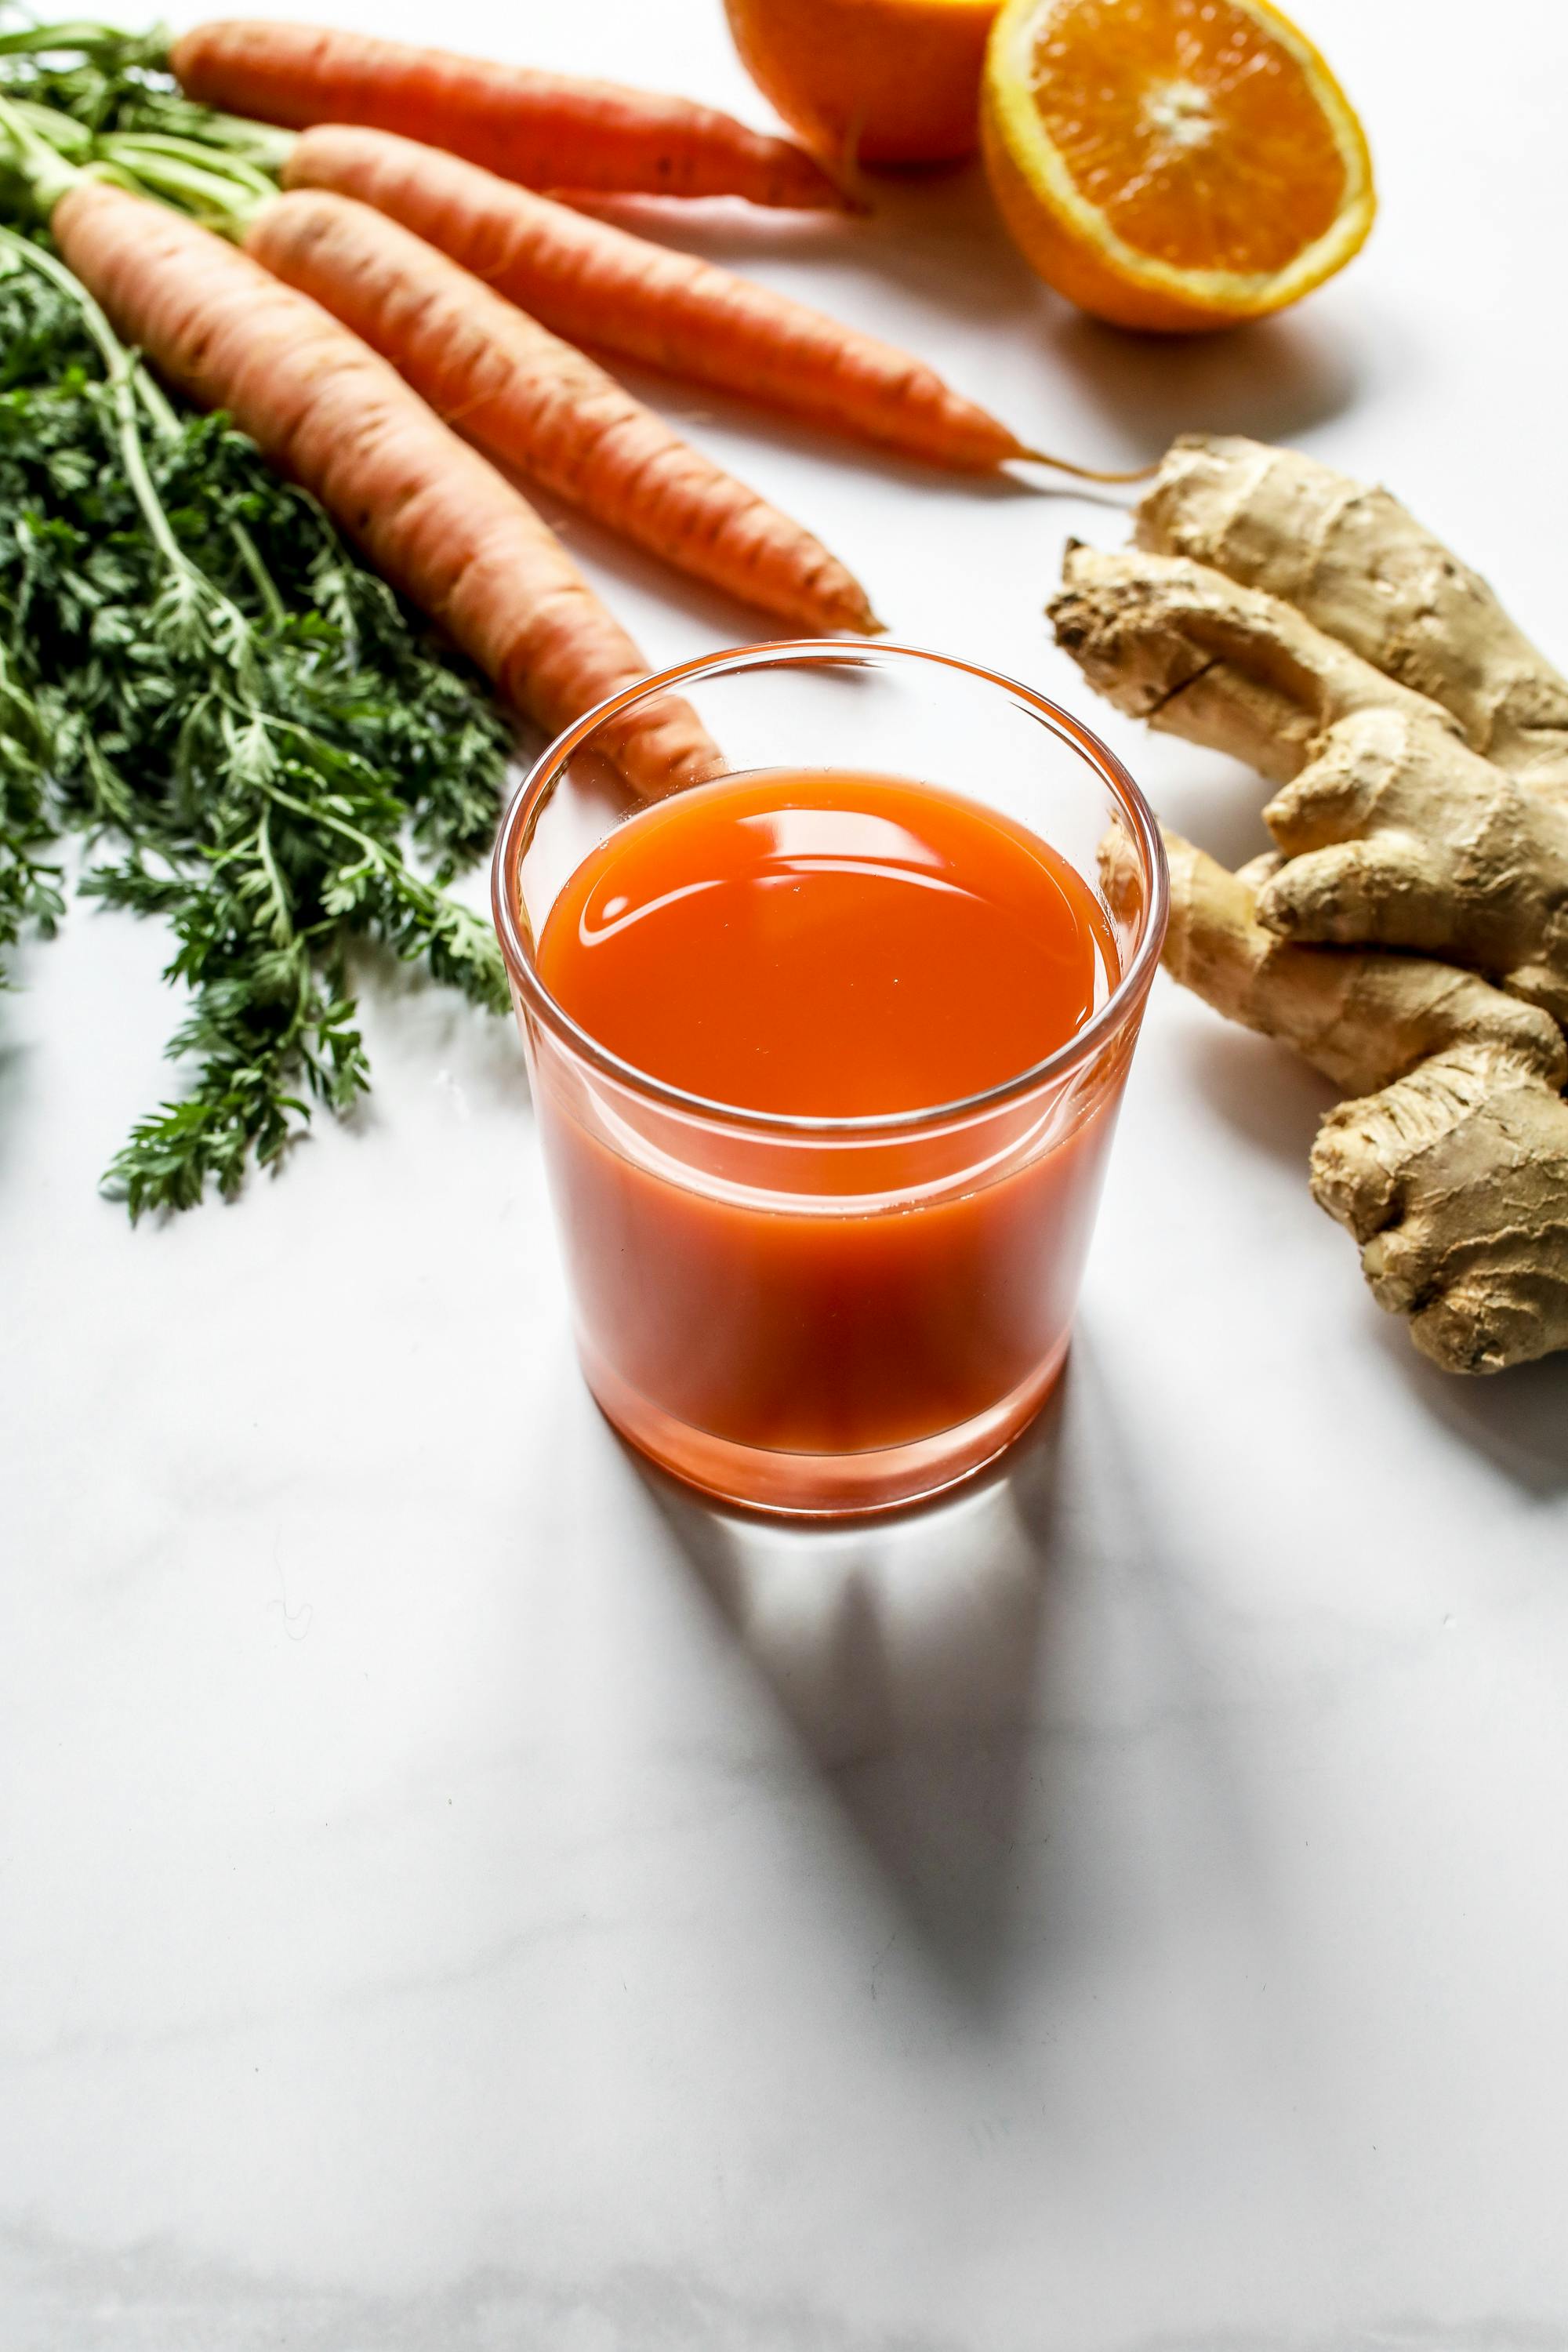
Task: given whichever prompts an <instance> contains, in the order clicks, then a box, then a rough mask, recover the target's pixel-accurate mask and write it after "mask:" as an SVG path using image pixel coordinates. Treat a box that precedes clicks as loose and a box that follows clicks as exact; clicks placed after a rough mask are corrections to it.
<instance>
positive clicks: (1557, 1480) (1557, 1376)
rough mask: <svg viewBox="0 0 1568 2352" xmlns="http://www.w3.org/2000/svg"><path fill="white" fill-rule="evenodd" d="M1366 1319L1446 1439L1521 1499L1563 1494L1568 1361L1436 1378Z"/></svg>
mask: <svg viewBox="0 0 1568 2352" xmlns="http://www.w3.org/2000/svg"><path fill="white" fill-rule="evenodd" d="M1373 1313H1374V1314H1376V1318H1377V1319H1376V1323H1375V1326H1374V1328H1375V1331H1376V1337H1377V1341H1378V1344H1379V1346H1380V1347H1382V1348H1383V1349H1384V1350H1385V1351H1386V1353H1387V1354H1388V1356H1389V1357H1390V1358H1391V1359H1392V1360H1393V1361H1394V1363H1395V1365H1396V1366H1397V1369H1398V1371H1399V1374H1400V1376H1401V1377H1402V1378H1403V1379H1404V1380H1405V1381H1406V1382H1407V1383H1408V1385H1409V1386H1410V1387H1411V1388H1412V1389H1413V1390H1414V1391H1415V1395H1416V1396H1417V1398H1418V1399H1419V1401H1420V1402H1421V1403H1422V1405H1423V1406H1424V1407H1425V1409H1426V1412H1429V1413H1430V1414H1431V1415H1432V1417H1433V1419H1434V1420H1435V1421H1439V1422H1441V1423H1442V1424H1443V1426H1444V1428H1445V1429H1446V1430H1447V1432H1448V1433H1449V1434H1450V1435H1451V1436H1454V1437H1457V1438H1458V1439H1459V1440H1460V1441H1461V1442H1462V1443H1463V1444H1466V1445H1468V1446H1469V1447H1470V1448H1471V1450H1472V1451H1473V1452H1475V1453H1477V1454H1484V1455H1485V1456H1486V1458H1487V1460H1488V1461H1489V1463H1490V1464H1491V1465H1492V1466H1493V1468H1494V1469H1496V1470H1499V1471H1500V1472H1501V1473H1502V1475H1503V1476H1504V1477H1505V1478H1507V1479H1508V1480H1509V1481H1510V1484H1511V1485H1513V1486H1518V1487H1520V1488H1521V1489H1522V1491H1523V1492H1524V1493H1525V1494H1527V1495H1531V1496H1536V1497H1537V1498H1538V1499H1540V1500H1541V1501H1543V1502H1544V1501H1547V1500H1550V1499H1552V1498H1553V1497H1555V1496H1560V1495H1568V1356H1561V1355H1560V1356H1549V1357H1546V1358H1545V1359H1544V1360H1542V1362H1540V1363H1536V1364H1516V1365H1515V1366H1514V1367H1513V1369H1512V1370H1510V1371H1506V1372H1496V1373H1493V1374H1491V1375H1489V1377H1486V1378H1482V1379H1471V1378H1467V1377H1465V1376H1464V1375H1463V1374H1460V1373H1458V1372H1442V1371H1439V1370H1438V1369H1437V1367H1436V1364H1429V1363H1428V1362H1427V1361H1426V1358H1425V1357H1424V1356H1418V1355H1417V1354H1416V1352H1415V1349H1414V1348H1413V1347H1412V1346H1411V1344H1410V1339H1409V1337H1408V1335H1407V1333H1406V1331H1405V1326H1404V1324H1403V1323H1402V1322H1401V1321H1400V1320H1398V1318H1395V1317H1394V1316H1392V1315H1384V1314H1382V1313H1380V1312H1378V1311H1377V1310H1376V1309H1375V1308H1374V1309H1373ZM1563 1567H1564V1569H1565V1570H1568V1560H1564V1561H1563Z"/></svg>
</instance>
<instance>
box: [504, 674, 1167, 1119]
mask: <svg viewBox="0 0 1568 2352" xmlns="http://www.w3.org/2000/svg"><path fill="white" fill-rule="evenodd" d="M889 655H891V656H893V657H894V660H895V662H906V661H907V662H910V663H930V664H932V665H933V666H935V667H937V668H939V669H947V670H955V671H957V672H958V673H959V674H960V675H961V676H963V677H973V678H977V679H978V680H980V682H981V683H982V684H983V685H985V686H990V687H998V688H1002V689H1003V690H1004V691H1005V693H1007V694H1009V695H1012V696H1014V697H1016V698H1018V699H1019V700H1021V701H1022V702H1023V703H1025V704H1026V706H1027V708H1028V709H1029V710H1030V711H1031V712H1032V713H1033V714H1034V716H1035V717H1036V718H1037V719H1040V720H1041V721H1042V722H1043V724H1044V725H1045V726H1046V727H1047V729H1048V730H1049V731H1050V732H1051V733H1052V734H1054V735H1055V736H1056V737H1057V738H1058V740H1059V741H1061V742H1064V743H1066V744H1067V745H1068V748H1069V749H1070V750H1071V751H1076V752H1077V753H1078V754H1079V757H1080V758H1082V759H1083V760H1085V761H1088V763H1089V766H1090V767H1092V768H1094V769H1096V770H1097V771H1098V772H1099V774H1100V777H1101V779H1102V780H1103V782H1105V783H1106V784H1108V785H1109V786H1110V792H1111V794H1112V796H1113V798H1114V799H1115V800H1116V801H1117V802H1118V803H1119V804H1120V806H1121V810H1122V812H1123V814H1125V815H1126V816H1127V817H1128V819H1129V820H1130V821H1131V829H1132V837H1133V840H1134V842H1135V843H1136V844H1137V846H1138V849H1139V851H1140V854H1141V856H1142V863H1143V867H1144V871H1145V873H1146V875H1147V877H1148V881H1149V893H1150V896H1149V906H1148V908H1147V912H1146V919H1145V922H1144V928H1143V936H1142V939H1141V940H1139V942H1138V946H1137V948H1136V950H1134V953H1133V955H1132V959H1131V962H1130V963H1129V964H1128V966H1127V969H1126V971H1123V972H1122V973H1121V977H1120V978H1119V979H1118V981H1117V982H1116V984H1115V986H1114V987H1113V988H1112V989H1111V990H1110V993H1109V995H1108V996H1107V997H1106V1000H1105V1003H1103V1004H1102V1005H1100V1006H1099V1007H1098V1009H1097V1010H1096V1011H1095V1012H1094V1013H1091V1014H1090V1015H1089V1019H1088V1020H1087V1021H1086V1022H1085V1023H1084V1024H1083V1026H1082V1027H1081V1028H1080V1029H1075V1030H1074V1032H1073V1034H1072V1035H1071V1036H1070V1037H1068V1038H1066V1039H1064V1041H1063V1042H1062V1044H1061V1045H1058V1046H1057V1047H1056V1048H1055V1049H1054V1050H1053V1051H1052V1052H1051V1053H1049V1054H1047V1055H1044V1056H1043V1058H1042V1059H1041V1060H1039V1061H1037V1062H1033V1063H1031V1064H1030V1066H1028V1068H1027V1069H1026V1070H1021V1071H1019V1072H1018V1073H1017V1074H1016V1076H1013V1077H1010V1078H1004V1079H1002V1080H1001V1081H999V1083H998V1084H996V1085H995V1086H992V1087H984V1088H983V1089H982V1090H981V1091H980V1092H979V1093H978V1094H972V1095H962V1096H959V1097H956V1098H955V1099H954V1100H952V1101H951V1102H945V1103H933V1104H930V1105H926V1104H922V1105H921V1106H920V1107H919V1108H917V1109H914V1110H907V1111H879V1112H872V1113H869V1114H866V1115H857V1116H856V1117H853V1118H821V1117H810V1116H807V1115H806V1114H805V1113H797V1112H794V1111H770V1110H756V1109H750V1108H747V1107H746V1106H745V1105H744V1104H742V1103H726V1102H720V1101H718V1100H716V1099H714V1098H713V1097H709V1096H706V1095H698V1094H692V1093H690V1092H689V1091H688V1089H687V1088H685V1087H678V1086H674V1085H672V1084H671V1083H670V1082H669V1081H668V1079H664V1078H659V1077H656V1076H654V1074H653V1073H652V1072H651V1071H649V1070H644V1069H641V1068H639V1067H638V1066H637V1064H636V1063H635V1062H627V1061H623V1059H622V1058H621V1056H620V1055H618V1054H615V1053H612V1052H611V1051H610V1049H609V1047H608V1046H607V1045H601V1044H600V1043H599V1041H598V1039H597V1038H596V1037H594V1036H592V1035H591V1034H589V1032H588V1031H587V1030H586V1029H584V1028H583V1027H581V1026H580V1025H579V1024H578V1023H577V1022H575V1021H574V1019H573V1018H572V1015H571V1014H570V1013H568V1012H567V1010H566V1008H565V1006H564V1005H563V1004H561V1003H558V1002H557V1000H556V998H555V997H553V996H552V994H551V992H550V991H549V989H548V988H546V986H545V985H544V982H543V981H542V979H541V978H540V976H539V968H538V965H537V963H536V962H535V961H534V958H533V956H532V955H531V952H530V950H529V949H528V947H527V945H526V944H525V941H524V939H523V932H522V925H521V920H520V913H519V907H518V905H517V903H516V901H517V900H518V899H519V898H521V887H522V884H521V872H522V860H523V857H524V856H525V855H526V854H527V849H528V845H529V843H530V841H531V837H532V833H533V828H534V824H535V823H536V821H537V819H538V817H539V815H540V813H541V811H542V809H543V807H544V804H545V803H546V801H547V800H548V798H549V795H550V793H552V791H553V789H554V787H555V785H556V784H557V783H558V782H559V781H560V778H561V776H562V774H563V772H564V770H565V768H566V765H567V763H568V761H571V760H572V759H573V758H574V756H575V754H576V753H577V752H579V751H581V750H582V749H583V747H584V744H585V743H586V742H587V741H588V740H589V739H590V738H591V737H592V736H594V735H595V734H596V733H597V732H598V731H599V730H600V729H601V728H602V727H603V726H604V725H605V722H606V720H608V719H614V718H616V717H618V716H619V714H620V713H621V712H622V711H624V710H626V709H630V708H631V706H632V705H633V704H634V703H637V702H640V701H642V700H644V699H645V698H650V697H652V696H654V695H657V694H668V693H669V692H670V691H671V690H672V689H677V688H681V687H687V686H691V685H693V684H696V683H699V682H700V681H701V680H702V679H705V678H714V677H728V676H733V675H735V674H738V673H740V672H742V671H745V670H748V669H776V668H786V667H790V666H792V665H794V664H796V663H798V664H800V665H801V666H803V667H805V666H806V665H809V664H811V663H814V662H815V663H834V662H847V663H855V662H863V661H869V662H877V661H879V660H882V659H884V658H886V657H887V656H889ZM745 772H746V773H753V772H754V771H750V770H748V771H745ZM711 781H712V782H715V783H720V782H724V781H725V780H724V779H723V778H722V777H714V778H713V779H712V780H711ZM693 789H695V788H693ZM646 805H647V807H649V808H657V807H658V806H660V805H661V803H659V802H658V801H649V802H647V803H646ZM633 814H636V812H635V811H634V812H633ZM1030 830H1031V831H1032V830H1033V828H1032V827H1031V828H1030ZM1042 837H1043V836H1042ZM490 908H491V913H492V916H493V918H494V921H495V927H496V933H497V936H498V938H499V939H500V949H501V956H502V960H503V961H504V962H505V964H506V967H507V971H508V975H509V977H510V980H511V981H512V983H513V985H514V986H515V987H516V988H518V989H519V990H520V991H521V994H522V996H523V998H524V999H525V1001H526V1003H527V1004H528V1006H529V1008H530V1010H531V1012H533V1013H536V1014H537V1015H538V1017H539V1019H540V1020H541V1021H542V1022H543V1024H544V1025H545V1026H546V1028H548V1029H550V1030H551V1031H552V1032H553V1034H554V1035H555V1036H556V1038H557V1039H558V1040H559V1041H560V1042H561V1043H562V1044H563V1045H566V1046H567V1047H569V1048H570V1050H571V1051H572V1053H574V1055H576V1056H577V1057H578V1059H579V1060H581V1061H584V1062H586V1063H587V1064H588V1065H589V1066H590V1067H591V1068H593V1069H595V1070H596V1071H597V1072H598V1073H599V1074H600V1076H604V1077H608V1078H612V1079H614V1080H615V1081H616V1084H617V1085H619V1086H622V1087H626V1089H627V1090H628V1091H629V1092H631V1093H633V1094H635V1095H639V1096H641V1097H644V1099H645V1100H651V1101H653V1102H656V1103H658V1104H659V1105H660V1106H661V1107H662V1108H665V1109H668V1110H674V1111H678V1112H680V1113H682V1114H684V1115H685V1116H686V1117H688V1118H698V1119H700V1120H702V1121H703V1122H704V1124H706V1125H709V1126H715V1125H717V1126H722V1127H728V1128H741V1129H746V1130H748V1131H751V1132H754V1133H762V1134H766V1135H775V1136H804V1137H809V1138H811V1139H814V1140H816V1141H827V1142H832V1141H834V1140H837V1139H842V1140H845V1141H850V1140H854V1141H866V1140H870V1139H876V1138H879V1137H884V1136H885V1137H901V1136H907V1135H910V1134H918V1133H920V1132H921V1131H922V1130H924V1129H935V1128H940V1127H943V1126H946V1125H948V1124H950V1123H951V1122H953V1121H956V1120H962V1119H965V1118H973V1117H974V1116H976V1115H977V1114H980V1113H984V1112H986V1111H991V1110H996V1109H1000V1108H1003V1107H1004V1106H1005V1104H1007V1103H1009V1102H1012V1101H1016V1099H1017V1098H1018V1097H1021V1096H1025V1095H1028V1094H1031V1093H1033V1092H1034V1091H1035V1089H1036V1088H1037V1087H1041V1086H1043V1085H1046V1084H1047V1083H1048V1082H1049V1081H1050V1080H1052V1079H1053V1078H1057V1077H1059V1076H1063V1075H1064V1074H1065V1073H1067V1072H1068V1071H1070V1070H1072V1069H1073V1068H1075V1067H1076V1066H1078V1065H1079V1063H1081V1062H1084V1061H1087V1060H1089V1059H1090V1058H1091V1057H1092V1056H1093V1055H1095V1054H1096V1053H1098V1052H1099V1051H1100V1050H1101V1048H1103V1047H1104V1046H1105V1045H1107V1044H1108V1043H1109V1041H1110V1039H1111V1038H1112V1037H1113V1036H1114V1035H1115V1034H1116V1032H1117V1031H1118V1030H1119V1029H1120V1028H1121V1026H1122V1024H1124V1023H1125V1021H1126V1019H1127V1017H1128V1014H1129V1013H1130V1012H1131V1010H1132V1009H1133V1008H1134V1007H1135V1006H1136V1005H1137V1004H1138V1003H1140V1002H1141V1001H1142V997H1143V996H1144V995H1145V994H1146V993H1147V992H1148V988H1149V984H1150V982H1151V981H1152V978H1153V971H1154V966H1155V965H1156V964H1157V963H1158V961H1159V960H1160V950H1161V948H1162V946H1163V943H1164V936H1165V925H1166V920H1167V918H1168V916H1169V912H1170V868H1169V866H1168V863H1167V860H1166V856H1165V845H1164V842H1163V839H1162V837H1161V833H1160V826H1159V822H1158V820H1157V818H1156V817H1155V815H1154V812H1153V810H1152V808H1151V807H1150V805H1149V803H1148V802H1147V800H1146V799H1145V798H1144V796H1143V793H1142V791H1141V790H1140V789H1139V787H1138V785H1137V784H1135V783H1134V782H1133V781H1132V778H1131V774H1130V773H1129V772H1128V770H1127V769H1126V767H1125V766H1124V765H1123V764H1122V762H1121V761H1120V760H1119V759H1118V758H1117V756H1116V754H1115V752H1114V751H1111V750H1110V746H1109V745H1108V744H1106V743H1102V742H1101V740H1100V737H1099V736H1098V735H1096V734H1095V733H1094V732H1093V730H1091V729H1089V728H1088V727H1086V726H1084V725H1083V723H1082V721H1081V720H1080V719H1075V718H1074V717H1073V715H1072V713H1071V712H1070V711H1068V710H1064V709H1062V707H1061V705H1060V704H1059V703H1058V702H1053V701H1052V700H1051V699H1050V698H1049V697H1048V696H1047V695H1044V694H1039V693H1037V691H1036V690H1035V688H1033V687H1030V686H1025V685H1024V684H1023V683H1022V682H1021V681H1020V680H1019V679H1017V678H1014V677H1007V676H1005V673H1004V672H1002V671H1000V670H994V669H988V668H986V667H985V666H984V663H982V662H972V661H966V660H964V659H963V657H962V656H959V655H956V654H944V653H938V652H937V651H935V650H934V649H933V648H931V647H930V646H910V645H904V644H902V643H900V642H899V641H898V640H889V639H888V638H879V639H876V640H868V641H866V642H864V643H861V642H859V641H857V640H855V639H850V638H843V637H784V638H780V639H778V640H777V641H776V642H775V643H771V644H763V645H754V646H731V647H730V648H729V649H727V650H726V651H724V652H722V653H717V654H703V655H700V656H698V657H697V658H696V659H695V660H692V661H688V662H682V663H680V664H679V665H678V666H677V667H675V668H673V669H664V670H659V671H657V672H655V673H652V674H650V675H649V676H648V677H644V678H639V679H638V680H637V683H636V685H634V686H628V687H623V688H622V689H621V690H620V692H619V693H618V694H612V695H608V696H606V698H605V700H604V701H603V702H600V703H596V704H595V707H594V709H592V710H589V711H585V712H584V715H583V717H582V718H581V719H574V721H573V723H572V725H571V726H570V727H567V728H564V729H563V730H562V732H561V733H560V734H559V735H557V736H556V738H555V740H554V741H553V742H552V743H551V744H549V745H548V746H547V747H546V749H545V750H544V751H542V752H541V754H540V756H539V758H538V759H537V760H536V761H534V763H533V765H532V766H531V768H530V769H529V770H528V772H527V773H526V774H525V775H524V776H523V778H522V780H521V782H520V783H519V785H518V787H517V790H516V791H515V792H514V793H513V794H512V797H511V800H510V803H508V806H507V810H506V814H505V815H504V816H503V817H502V819H501V824H500V832H499V833H498V834H497V835H496V844H495V849H494V852H493V854H492V856H491V860H490Z"/></svg>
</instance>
